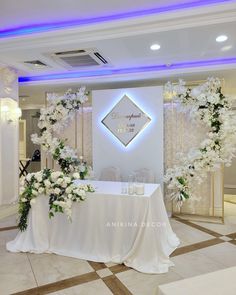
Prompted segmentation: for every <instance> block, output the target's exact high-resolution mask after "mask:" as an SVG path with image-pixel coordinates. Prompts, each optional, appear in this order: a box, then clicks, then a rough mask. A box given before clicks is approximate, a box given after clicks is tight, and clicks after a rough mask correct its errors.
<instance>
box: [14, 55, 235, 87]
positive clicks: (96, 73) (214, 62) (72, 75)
mask: <svg viewBox="0 0 236 295" xmlns="http://www.w3.org/2000/svg"><path fill="white" fill-rule="evenodd" d="M232 64H235V65H236V57H230V58H221V59H210V60H201V61H187V62H179V63H173V64H170V65H166V64H162V65H153V66H142V67H132V68H120V69H103V70H91V71H80V72H67V73H58V74H48V75H40V76H31V77H19V82H20V83H27V82H39V81H51V80H65V79H76V78H92V77H103V76H113V75H122V74H123V75H124V74H138V73H148V72H160V71H170V70H178V69H189V68H199V67H209V66H219V65H232Z"/></svg>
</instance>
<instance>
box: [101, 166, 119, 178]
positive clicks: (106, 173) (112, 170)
mask: <svg viewBox="0 0 236 295" xmlns="http://www.w3.org/2000/svg"><path fill="white" fill-rule="evenodd" d="M99 180H103V181H121V173H120V169H119V168H117V167H107V168H104V169H103V170H102V172H101V175H100V179H99Z"/></svg>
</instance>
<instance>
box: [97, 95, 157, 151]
mask: <svg viewBox="0 0 236 295" xmlns="http://www.w3.org/2000/svg"><path fill="white" fill-rule="evenodd" d="M121 91H122V93H121V94H119V95H118V96H117V97H116V98H115V99H114V101H112V103H110V104H109V106H107V108H106V110H105V111H104V112H103V113H102V114H101V115H100V116H99V117H98V118H97V126H100V128H101V129H102V130H103V132H104V133H105V134H106V136H107V137H109V138H110V140H111V141H112V142H113V143H114V144H115V145H116V146H117V148H119V149H121V150H122V151H124V152H127V151H131V150H133V149H135V148H136V147H137V146H138V145H139V144H141V142H142V140H143V137H144V136H145V134H148V133H149V132H151V128H150V127H151V126H153V125H154V124H155V123H156V118H155V116H154V114H153V110H151V109H150V107H148V106H147V105H146V104H145V102H144V101H143V100H140V99H138V98H137V97H136V99H135V100H134V99H133V97H134V96H136V95H135V94H132V90H129V91H125V92H123V91H124V90H121ZM130 91H131V92H130ZM124 95H127V96H128V97H129V99H130V100H132V101H133V102H134V103H135V104H136V105H137V106H138V107H139V108H140V109H141V110H142V111H143V112H144V113H145V114H147V115H148V117H149V118H150V119H151V121H150V122H149V123H148V125H146V127H145V128H144V129H142V130H141V131H140V132H139V133H138V134H137V135H136V137H135V138H134V139H133V140H132V141H131V142H130V143H129V144H128V145H127V146H124V145H123V144H122V142H121V141H120V140H119V139H118V138H117V137H116V136H115V135H114V134H113V133H112V132H111V131H110V130H109V129H108V128H107V127H106V126H105V125H104V124H102V120H103V119H104V117H105V116H106V115H107V114H108V113H109V112H110V111H111V110H112V109H113V108H114V107H115V106H116V104H117V103H118V102H119V101H120V100H121V98H122V97H123V96H124Z"/></svg>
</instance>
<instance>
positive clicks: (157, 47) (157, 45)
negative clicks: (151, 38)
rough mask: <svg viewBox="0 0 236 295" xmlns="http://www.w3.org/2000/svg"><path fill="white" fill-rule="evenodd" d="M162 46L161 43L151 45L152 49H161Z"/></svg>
mask: <svg viewBox="0 0 236 295" xmlns="http://www.w3.org/2000/svg"><path fill="white" fill-rule="evenodd" d="M160 48H161V46H160V45H159V44H152V45H151V46H150V49H151V50H159V49H160Z"/></svg>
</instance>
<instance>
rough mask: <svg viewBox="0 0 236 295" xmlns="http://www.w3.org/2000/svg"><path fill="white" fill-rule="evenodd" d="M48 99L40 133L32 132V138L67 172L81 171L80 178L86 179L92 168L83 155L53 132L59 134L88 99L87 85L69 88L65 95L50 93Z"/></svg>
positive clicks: (41, 120) (40, 123)
mask: <svg viewBox="0 0 236 295" xmlns="http://www.w3.org/2000/svg"><path fill="white" fill-rule="evenodd" d="M47 99H48V106H47V107H46V108H44V109H41V110H40V118H39V123H38V127H39V129H40V135H37V134H32V136H31V139H32V141H33V143H35V144H39V145H41V146H42V148H43V149H44V150H45V151H46V152H48V153H50V154H51V155H52V157H53V159H54V160H56V161H57V162H58V164H59V165H60V167H61V170H62V171H63V172H64V173H65V174H69V173H73V172H79V173H80V178H81V179H84V178H85V176H86V175H87V174H88V173H89V170H90V168H89V167H88V166H87V165H86V162H84V161H83V157H78V156H77V154H76V152H75V150H73V149H72V148H71V147H70V146H68V145H66V140H63V139H59V138H57V137H55V136H53V133H57V134H59V133H60V131H61V130H62V129H63V128H64V127H66V126H67V125H68V123H69V122H70V121H71V119H72V118H73V115H74V113H75V112H76V111H77V110H79V108H80V106H81V104H82V103H84V102H85V101H87V99H88V97H87V93H86V90H85V87H81V88H79V89H78V91H77V92H76V93H74V92H72V90H71V89H69V90H68V91H67V92H66V93H65V94H64V95H63V96H59V95H57V94H55V93H52V94H48V96H47Z"/></svg>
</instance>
